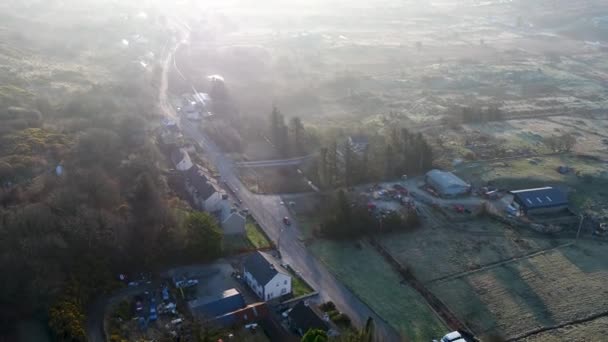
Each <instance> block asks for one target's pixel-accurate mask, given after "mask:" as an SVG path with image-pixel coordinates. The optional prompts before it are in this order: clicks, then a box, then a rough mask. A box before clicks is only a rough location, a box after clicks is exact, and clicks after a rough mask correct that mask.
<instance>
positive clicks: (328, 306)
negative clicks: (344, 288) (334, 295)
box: [319, 300, 336, 312]
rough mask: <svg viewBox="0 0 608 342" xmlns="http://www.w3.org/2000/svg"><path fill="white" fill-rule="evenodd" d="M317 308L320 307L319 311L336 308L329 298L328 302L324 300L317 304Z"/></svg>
mask: <svg viewBox="0 0 608 342" xmlns="http://www.w3.org/2000/svg"><path fill="white" fill-rule="evenodd" d="M319 308H320V309H321V311H323V312H328V311H333V310H336V305H335V304H334V302H332V301H331V300H330V301H328V302H325V303H323V304H321V305H319Z"/></svg>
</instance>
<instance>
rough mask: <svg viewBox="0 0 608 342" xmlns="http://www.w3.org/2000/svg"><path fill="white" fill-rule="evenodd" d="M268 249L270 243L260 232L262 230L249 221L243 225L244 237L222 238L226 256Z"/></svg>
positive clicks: (229, 236) (230, 236) (231, 236)
mask: <svg viewBox="0 0 608 342" xmlns="http://www.w3.org/2000/svg"><path fill="white" fill-rule="evenodd" d="M269 247H271V243H270V241H269V240H268V238H266V235H265V234H264V232H262V228H261V227H260V226H259V225H258V224H257V223H256V222H255V221H253V220H251V219H248V220H247V223H246V224H245V235H240V234H236V235H226V236H224V251H225V252H226V254H227V255H231V254H237V253H243V252H247V251H251V250H254V249H262V248H269Z"/></svg>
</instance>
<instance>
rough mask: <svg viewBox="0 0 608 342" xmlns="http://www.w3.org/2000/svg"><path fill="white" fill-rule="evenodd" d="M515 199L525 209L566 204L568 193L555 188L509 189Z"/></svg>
mask: <svg viewBox="0 0 608 342" xmlns="http://www.w3.org/2000/svg"><path fill="white" fill-rule="evenodd" d="M511 194H513V196H515V199H516V201H517V202H518V203H519V204H520V205H521V206H523V207H525V208H526V209H535V208H550V207H558V206H563V205H568V195H567V194H566V193H565V192H564V191H562V190H560V189H557V188H553V187H550V186H547V187H544V188H534V189H523V190H514V191H511Z"/></svg>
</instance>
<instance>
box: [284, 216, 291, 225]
mask: <svg viewBox="0 0 608 342" xmlns="http://www.w3.org/2000/svg"><path fill="white" fill-rule="evenodd" d="M283 223H285V225H286V226H290V225H291V220H290V219H289V217H287V216H285V217H283Z"/></svg>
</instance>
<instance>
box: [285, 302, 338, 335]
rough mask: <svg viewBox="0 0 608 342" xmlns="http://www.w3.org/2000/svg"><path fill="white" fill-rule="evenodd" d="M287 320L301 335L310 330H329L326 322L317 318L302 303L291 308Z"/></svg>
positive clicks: (317, 316)
mask: <svg viewBox="0 0 608 342" xmlns="http://www.w3.org/2000/svg"><path fill="white" fill-rule="evenodd" d="M289 318H290V319H291V323H292V325H293V326H294V328H296V329H299V330H300V331H301V332H302V333H303V334H304V333H306V332H307V331H308V330H310V329H319V330H323V331H327V330H329V326H328V324H327V322H325V321H324V320H323V319H322V318H321V317H319V315H317V314H316V313H315V312H314V310H313V309H312V308H311V307H309V306H308V305H306V303H304V301H301V302H299V303H298V304H296V305H295V306H294V307H293V309H292V310H291V312H290V313H289Z"/></svg>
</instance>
